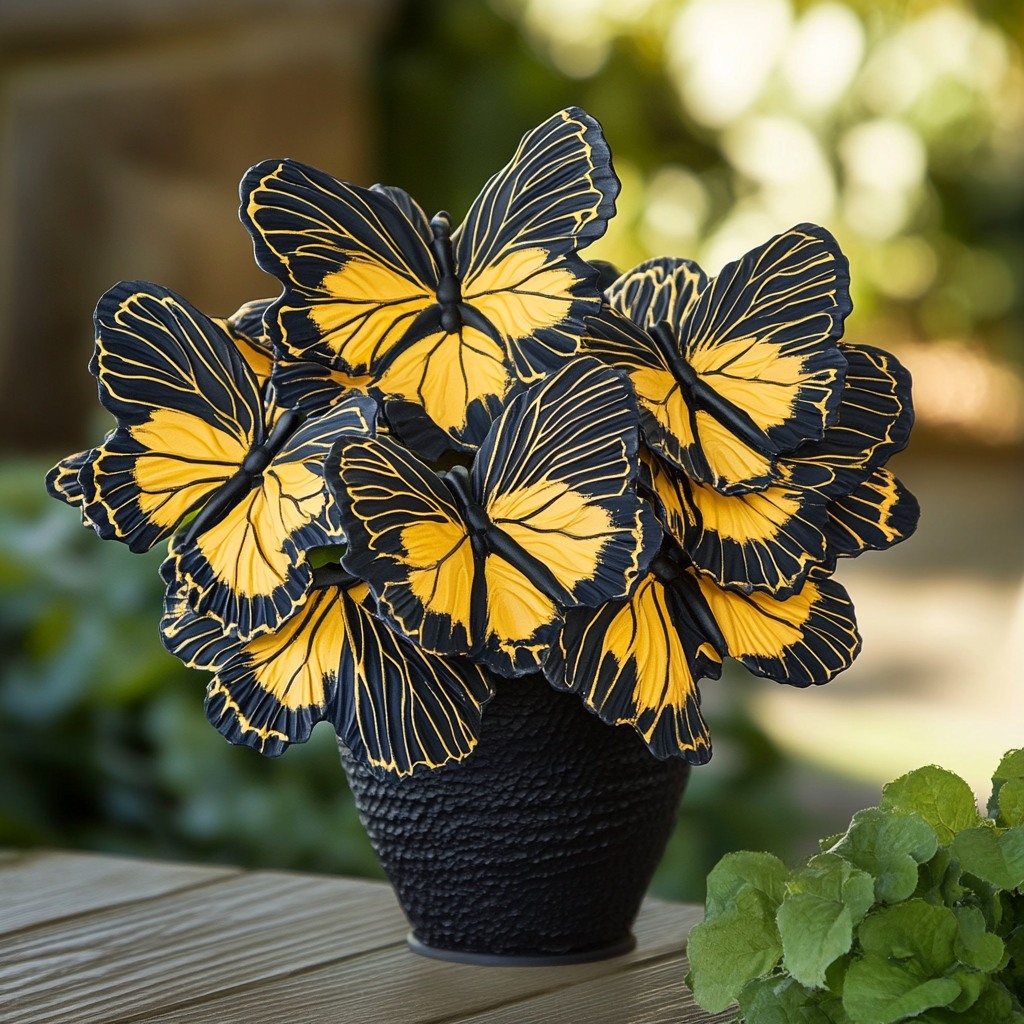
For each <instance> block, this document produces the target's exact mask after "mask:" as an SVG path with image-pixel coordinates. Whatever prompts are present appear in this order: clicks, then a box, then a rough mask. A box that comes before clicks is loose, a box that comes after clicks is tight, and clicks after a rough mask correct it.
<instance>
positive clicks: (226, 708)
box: [161, 570, 490, 776]
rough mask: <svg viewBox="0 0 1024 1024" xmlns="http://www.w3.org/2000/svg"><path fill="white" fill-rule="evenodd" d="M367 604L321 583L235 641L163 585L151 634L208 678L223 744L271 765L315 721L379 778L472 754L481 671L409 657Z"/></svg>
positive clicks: (413, 650)
mask: <svg viewBox="0 0 1024 1024" xmlns="http://www.w3.org/2000/svg"><path fill="white" fill-rule="evenodd" d="M318 572H319V570H318ZM374 607H375V602H374V601H373V600H372V598H370V596H369V589H368V587H367V586H366V584H365V583H363V582H361V581H358V580H352V579H351V577H349V578H348V579H345V580H341V581H332V580H331V579H330V577H327V578H325V579H321V580H319V581H318V583H317V585H315V586H314V588H313V589H312V590H311V591H310V593H309V595H308V596H307V598H306V599H305V601H304V603H303V604H302V606H301V607H300V608H299V609H298V611H297V612H296V613H295V615H293V616H292V617H291V618H290V619H288V620H287V621H286V622H284V623H282V624H281V625H280V626H279V627H278V628H277V630H276V631H275V632H273V633H268V634H264V635H262V636H257V637H254V638H252V639H251V640H248V641H244V642H243V641H240V640H238V639H237V638H235V637H231V636H228V635H226V634H225V633H224V631H223V629H222V628H220V625H219V623H217V622H216V620H214V619H211V618H209V617H204V616H197V615H196V614H195V613H194V612H192V611H191V610H190V609H189V607H188V603H187V602H186V601H185V600H184V599H183V597H182V596H181V595H180V593H179V592H176V591H175V590H174V589H173V588H172V589H171V590H169V592H168V598H167V600H166V602H165V614H164V618H163V621H162V623H161V633H162V636H163V639H164V643H165V645H166V646H167V647H168V649H169V650H170V651H171V653H172V654H175V655H177V656H178V657H179V658H181V659H182V661H184V662H185V663H186V664H187V665H189V666H190V667H193V668H202V669H207V670H210V671H213V672H215V673H216V674H215V675H214V677H213V679H212V680H211V681H210V684H209V686H208V688H207V697H206V713H207V716H208V718H209V720H210V722H211V723H212V724H213V725H214V726H215V727H216V728H217V729H218V730H219V731H220V732H221V733H222V734H223V735H224V736H225V737H226V738H227V739H228V740H229V741H230V742H232V743H239V744H245V745H247V746H251V747H253V748H255V749H256V750H258V751H260V753H262V754H265V755H267V756H269V757H273V756H277V755H278V754H281V753H283V752H284V751H285V750H286V749H287V748H288V746H289V745H290V744H292V743H303V742H305V741H306V740H307V739H308V738H309V736H310V733H311V732H312V730H313V727H314V726H315V725H316V724H317V722H319V721H322V720H326V721H329V722H330V723H331V724H332V725H333V726H334V727H335V729H336V730H337V732H338V735H339V736H340V737H341V738H342V739H343V740H344V742H345V743H346V745H347V746H348V747H349V748H350V749H352V750H353V751H354V752H356V754H357V755H358V756H360V757H361V758H362V759H363V760H364V761H365V762H366V763H367V764H369V765H370V767H371V768H373V769H374V770H376V771H378V772H381V773H384V772H390V773H393V774H397V775H399V776H402V775H409V774H411V773H412V772H414V771H416V770H417V769H420V768H437V767H440V766H442V765H444V764H448V763H449V762H451V761H457V760H461V759H462V758H463V757H465V756H466V755H467V754H469V753H470V752H471V751H472V750H473V748H474V746H475V745H476V739H477V735H478V733H479V726H480V715H481V708H482V705H483V703H484V702H485V701H486V700H487V699H488V698H489V696H490V686H489V683H488V681H487V678H486V676H485V674H484V672H483V670H482V669H481V668H480V666H478V665H474V664H471V663H470V662H468V661H465V660H455V659H451V660H445V659H442V658H439V657H437V656H436V655H432V654H429V653H427V652H425V651H421V650H420V649H419V648H417V647H416V646H415V645H414V644H412V643H410V642H409V641H408V640H405V639H404V638H403V637H400V636H398V635H397V634H396V633H395V632H393V631H392V630H391V629H389V628H388V627H387V626H386V625H385V624H384V623H383V622H381V621H380V619H378V618H377V616H376V615H375V614H374Z"/></svg>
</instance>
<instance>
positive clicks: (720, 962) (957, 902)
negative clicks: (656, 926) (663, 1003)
mask: <svg viewBox="0 0 1024 1024" xmlns="http://www.w3.org/2000/svg"><path fill="white" fill-rule="evenodd" d="M1021 886H1024V750H1011V751H1010V752H1009V753H1007V754H1006V755H1005V756H1004V757H1003V759H1002V761H1001V762H1000V764H999V767H998V769H997V770H996V773H995V776H994V777H993V791H992V797H991V799H990V801H989V804H988V816H987V817H985V816H983V815H982V814H981V813H980V812H979V810H978V808H977V805H976V803H975V799H974V794H973V793H972V791H971V789H970V787H969V786H968V785H967V783H966V782H964V780H963V779H961V778H960V777H959V776H957V775H954V774H953V773H952V772H949V771H946V770H945V769H943V768H938V767H935V766H934V765H932V766H929V767H925V768H919V769H917V770H916V771H913V772H910V773H908V774H907V775H904V776H901V777H900V778H898V779H896V780H895V781H894V782H890V783H889V784H888V785H887V786H885V787H884V788H883V790H882V800H881V803H880V804H879V806H878V807H871V808H868V809H866V810H862V811H860V812H858V813H857V814H855V815H854V817H853V819H852V821H851V822H850V827H849V828H848V829H847V831H846V832H845V833H843V834H842V835H839V836H832V837H830V838H828V839H825V840H823V841H822V842H821V852H820V853H818V854H816V855H814V856H812V857H810V858H808V859H807V860H806V861H805V862H804V863H802V864H801V865H799V866H798V867H797V868H796V869H794V870H793V871H789V870H787V868H786V866H785V865H784V864H783V863H782V861H781V860H779V858H777V857H775V856H773V855H771V854H768V853H751V852H746V851H744V852H739V853H731V854H727V855H726V856H725V857H723V858H722V860H721V861H719V863H718V864H717V865H716V866H715V868H714V869H713V870H712V871H711V873H710V875H709V876H708V887H707V902H706V907H705V919H704V921H703V923H701V924H699V925H697V926H696V927H695V928H694V929H693V931H692V932H691V933H690V938H689V959H690V966H691V970H690V974H689V976H688V977H687V984H689V986H690V988H691V989H692V990H693V993H694V996H695V998H696V1000H697V1002H698V1003H700V1005H701V1006H703V1007H704V1008H705V1009H707V1010H712V1011H720V1010H724V1009H725V1008H726V1007H728V1006H729V1005H730V1004H731V1003H733V1002H738V1004H739V1011H738V1016H737V1019H739V1020H745V1021H747V1022H748V1024H791V1022H792V1024H796V1022H801V1024H819V1022H820V1024H895V1022H896V1021H903V1020H917V1021H923V1022H928V1024H946V1022H950V1024H952V1022H966V1021H970V1022H977V1024H1018V1022H1024V1010H1022V1007H1021V1002H1020V995H1021V991H1022V980H1024V897H1022V893H1021V891H1020V889H1021Z"/></svg>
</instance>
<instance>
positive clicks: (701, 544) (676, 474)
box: [641, 452, 828, 598]
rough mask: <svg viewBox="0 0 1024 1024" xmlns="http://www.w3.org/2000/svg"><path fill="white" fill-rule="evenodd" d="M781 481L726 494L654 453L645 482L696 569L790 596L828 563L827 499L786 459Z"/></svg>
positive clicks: (732, 584) (725, 583) (726, 583)
mask: <svg viewBox="0 0 1024 1024" xmlns="http://www.w3.org/2000/svg"><path fill="white" fill-rule="evenodd" d="M776 471H777V474H778V481H777V482H775V483H773V484H771V485H770V486H768V487H766V488H764V489H763V490H759V491H747V492H746V493H743V494H722V493H721V492H719V491H716V490H715V489H714V488H713V487H711V486H710V485H708V484H700V483H696V482H694V481H693V480H690V479H689V478H688V477H687V476H686V474H685V473H682V472H680V471H679V470H677V469H676V468H675V467H674V466H671V465H669V464H668V463H666V462H664V461H663V460H661V459H659V458H657V456H655V455H654V454H653V453H651V452H647V453H646V454H645V455H642V456H641V481H642V482H643V483H644V484H645V485H646V487H647V488H648V490H649V492H650V494H651V495H652V496H653V498H654V502H653V504H654V507H655V510H656V511H657V513H658V516H659V518H660V519H661V522H662V525H663V526H664V527H665V529H666V531H667V532H668V533H669V534H671V535H672V537H674V538H675V540H676V541H677V542H678V543H679V544H680V546H681V547H682V548H683V550H684V551H685V552H686V554H687V556H688V557H689V558H690V559H691V561H692V562H693V563H694V565H695V566H696V567H697V568H699V569H700V570H701V571H702V572H707V573H709V574H710V575H711V576H712V577H713V578H714V580H715V581H716V582H717V583H718V584H719V585H720V586H722V587H727V588H730V589H740V590H751V589H753V590H764V591H767V592H768V593H769V594H771V595H772V596H773V597H777V598H784V597H788V596H789V595H790V594H792V593H794V592H795V591H797V590H799V589H800V587H801V586H802V585H803V581H804V579H805V577H806V576H807V573H808V571H809V570H810V569H811V568H812V567H813V566H815V565H820V564H822V563H823V562H824V561H825V559H826V537H825V524H826V520H827V518H828V515H827V511H826V508H827V501H826V499H825V496H824V495H822V494H820V493H819V492H818V491H816V490H815V489H813V488H812V487H811V486H810V485H809V484H810V482H811V481H812V480H813V479H814V477H813V475H812V474H811V473H810V472H809V471H808V470H807V469H806V468H805V467H803V466H800V465H791V464H789V463H787V462H786V460H784V459H780V460H779V463H778V466H777V470H776Z"/></svg>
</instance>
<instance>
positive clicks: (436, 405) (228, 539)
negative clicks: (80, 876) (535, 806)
mask: <svg viewBox="0 0 1024 1024" xmlns="http://www.w3.org/2000/svg"><path fill="white" fill-rule="evenodd" d="M618 190H619V183H618V180H617V178H616V176H615V173H614V171H613V169H612V164H611V157H610V153H609V149H608V146H607V144H606V142H605V139H604V137H603V134H602V131H601V127H600V125H599V124H598V123H597V121H595V120H594V119H593V118H592V117H590V116H589V115H588V114H586V113H584V112H583V111H581V110H579V109H576V108H570V109H567V110H563V111H561V112H559V113H557V114H555V115H554V116H552V117H551V118H549V119H548V120H547V121H545V122H544V123H543V124H541V125H540V126H539V127H537V128H535V129H534V130H532V131H530V132H529V133H527V134H526V135H525V136H524V138H523V139H522V141H521V143H520V145H519V147H518V149H517V150H516V152H515V154H514V156H513V157H512V159H511V161H510V162H509V163H508V164H507V165H506V166H505V167H504V168H503V169H501V170H500V171H498V172H497V174H495V175H494V176H493V177H492V178H491V179H490V180H489V181H488V182H487V183H486V184H485V186H484V187H483V189H482V191H481V192H480V194H479V195H478V196H477V198H476V199H475V200H474V202H473V204H472V205H471V207H470V209H469V212H468V214H467V216H466V218H465V220H464V221H463V222H462V224H461V225H460V226H458V227H454V228H453V226H452V222H451V219H450V217H449V216H448V214H447V213H443V212H442V213H438V214H437V215H435V216H434V217H433V218H428V217H427V216H426V214H425V213H424V212H423V211H422V209H421V208H420V207H419V205H417V203H416V202H415V201H414V200H413V199H412V198H411V197H410V196H409V195H408V194H407V193H406V192H404V191H402V190H401V189H398V188H394V187H385V186H380V185H375V186H373V187H372V188H362V187H359V186H356V185H352V184H348V183H345V182H341V181H338V180H336V179H334V178H332V177H331V176H329V175H328V174H326V173H324V172H322V171H319V170H316V169H314V168H311V167H308V166H305V165H303V164H301V163H298V162H296V161H294V160H287V159H286V160H268V161H265V162H263V163H260V164H257V165H256V166H255V167H253V168H252V169H250V170H249V171H248V173H247V174H246V175H245V176H244V178H243V180H242V183H241V210H240V215H241V219H242V222H243V224H244V225H245V227H246V228H247V229H248V231H249V233H250V234H251V236H252V239H253V242H254V247H255V257H256V261H257V263H258V264H259V266H260V267H261V268H262V269H263V270H265V271H266V272H268V273H269V274H270V275H272V276H273V277H275V278H276V279H277V281H278V282H279V284H280V291H279V294H278V295H277V296H276V297H275V298H273V299H263V300H257V301H254V302H250V303H247V304H246V305H244V306H243V307H242V308H241V309H239V310H238V311H237V312H236V313H235V314H233V315H232V316H229V317H227V318H223V319H222V318H216V317H210V316H207V315H206V314H204V313H202V312H200V311H199V310H198V309H196V308H195V307H193V306H192V305H190V304H189V303H188V301H187V300H185V299H184V298H182V297H180V296H178V295H176V294H174V293H173V292H171V291H169V290H167V289H165V288H162V287H160V286H158V285H154V284H149V283H144V282H138V281H135V282H122V283H120V284H118V285H116V286H114V287H113V288H112V289H110V291H108V292H107V293H106V294H105V295H104V296H103V297H102V298H101V299H100V301H99V304H98V306H97V308H96V313H95V334H96V341H95V350H94V353H93V356H92V360H91V362H90V370H91V372H92V373H93V374H94V375H95V377H96V378H97V381H98V386H99V399H100V402H101V404H102V405H103V406H104V408H105V409H106V410H107V411H108V412H109V413H111V415H112V416H113V418H114V421H115V425H114V427H113V428H112V429H111V431H110V432H109V433H108V435H107V436H106V438H105V439H104V440H103V441H102V442H101V443H100V444H99V445H97V446H96V447H94V448H90V449H88V450H86V451H82V452H79V453H77V454H74V455H72V456H69V457H68V458H66V459H64V460H62V461H61V462H60V463H59V464H58V465H57V466H55V467H54V468H53V470H51V472H50V474H49V475H48V477H47V487H48V490H49V491H50V493H51V494H53V495H54V496H55V497H57V498H59V499H61V500H63V501H65V502H66V503H68V504H70V505H72V506H74V507H76V508H77V509H78V510H79V512H80V514H81V517H82V520H83V523H85V524H86V525H88V526H90V527H92V528H93V529H94V530H95V531H96V533H98V534H99V536H100V537H102V538H104V539H114V540H119V541H121V542H123V543H125V544H127V545H128V546H129V547H130V548H131V549H132V550H133V551H145V550H148V549H150V548H151V547H153V546H154V545H156V544H158V543H161V542H164V541H168V554H167V558H166V560H165V561H164V562H163V564H162V567H161V575H162V577H163V580H164V583H165V584H166V596H165V600H164V609H163V616H162V619H161V624H160V631H161V636H162V638H163V641H164V643H165V645H166V646H167V648H168V649H169V650H170V651H171V652H172V653H174V654H175V655H177V656H178V657H179V658H181V660H182V661H183V662H184V663H185V664H186V665H189V666H192V667H194V668H197V669H201V670H204V671H206V672H208V673H210V674H211V675H212V679H211V681H210V683H209V686H208V690H207V697H206V712H207V715H208V717H209V720H210V721H211V722H212V723H213V725H214V726H215V727H216V728H217V729H218V730H220V732H221V733H223V735H224V736H225V737H226V738H227V739H228V740H230V741H231V742H233V743H242V744H247V745H249V746H251V747H254V748H256V749H257V750H259V751H261V752H262V753H264V754H267V755H277V754H280V753H281V752H282V751H284V750H285V749H286V748H287V747H288V746H289V744H291V743H301V742H303V741H304V740H306V739H307V738H308V737H309V735H310V732H311V730H312V728H313V727H314V726H315V725H316V724H317V723H318V722H319V721H321V720H324V721H327V722H329V723H330V724H331V725H332V726H333V727H334V728H335V730H336V731H337V733H338V735H339V737H340V738H341V740H342V741H343V743H344V744H345V746H346V747H347V748H348V749H349V750H351V751H352V752H353V753H354V755H355V756H356V758H357V759H358V760H359V761H360V762H361V763H363V764H364V765H366V766H367V767H368V768H369V769H370V770H372V771H373V772H375V773H377V774H379V775H381V776H384V777H392V778H395V777H398V778H404V777H406V776H409V775H412V774H414V773H416V774H420V773H422V772H429V771H430V770H432V769H436V768H440V767H442V766H445V765H448V764H452V763H454V762H459V761H461V760H463V759H465V758H467V757H469V756H470V755H471V754H472V753H473V751H474V748H475V746H476V744H477V739H478V736H479V732H480V725H481V717H482V714H483V712H484V708H485V705H486V704H487V702H488V700H489V699H490V697H491V695H492V693H493V691H494V687H495V683H496V681H497V680H500V679H503V678H504V679H515V678H520V677H523V676H526V675H542V676H543V677H544V678H546V679H547V681H548V682H549V683H550V685H551V686H552V687H554V688H555V689H556V690H563V691H568V692H571V693H573V694H577V695H578V696H579V698H580V699H581V700H582V701H583V703H584V705H585V706H586V707H587V708H588V709H590V710H591V711H593V712H594V713H595V714H596V715H597V716H599V717H600V719H601V720H603V721H604V722H606V723H608V725H610V726H615V725H622V726H626V727H629V728H631V729H633V730H635V732H636V733H638V734H639V735H640V736H641V737H642V739H643V741H644V742H645V743H646V745H647V746H648V748H649V749H650V751H651V752H652V753H653V755H655V756H656V757H657V758H682V759H684V760H685V761H687V762H690V763H692V764H700V763H703V762H706V761H707V760H708V758H709V757H710V756H711V738H710V734H709V731H708V727H707V724H706V723H705V721H704V719H703V717H702V716H701V711H700V697H699V690H698V684H699V682H700V681H701V680H702V679H714V678H717V677H718V675H719V674H720V671H721V666H722V662H723V659H724V658H726V657H731V658H733V659H735V660H737V661H739V662H741V663H742V664H743V665H744V666H746V667H747V668H748V669H749V670H750V671H752V672H753V673H755V674H756V675H761V676H765V677H768V678H769V679H774V680H776V681H778V682H783V683H788V684H791V685H796V686H807V685H810V684H820V683H824V682H827V681H828V680H829V679H831V678H832V677H833V676H834V675H835V674H836V673H838V672H839V671H841V670H843V669H845V668H847V667H848V666H849V665H850V664H851V662H852V661H853V659H854V657H855V656H856V654H857V652H858V650H859V646H860V639H859V636H858V633H857V629H856V625H855V621H854V615H853V608H852V605H851V603H850V600H849V597H848V595H847V594H846V591H845V590H844V589H843V587H842V586H841V585H840V584H839V583H837V582H836V581H835V579H834V577H833V573H834V571H835V568H836V565H837V563H838V561H839V559H841V558H843V557H850V556H855V555H859V554H860V553H861V552H863V551H865V550H868V549H880V548H886V547H889V546H890V545H892V544H895V543H896V542H898V541H900V540H902V539H904V538H905V537H907V536H908V535H909V534H910V533H911V532H912V531H913V530H914V528H915V525H916V521H917V514H918V509H917V504H916V502H915V500H914V498H913V497H912V495H911V494H909V492H908V491H907V490H906V489H905V488H904V487H903V485H902V484H901V483H900V482H899V481H898V480H897V479H896V478H895V477H894V476H893V475H892V473H891V472H890V471H889V470H888V469H886V468H885V463H886V461H887V460H888V458H889V457H890V456H891V455H892V454H893V453H895V452H897V451H899V450H900V449H901V448H902V447H903V446H904V445H905V444H906V442H907V439H908V435H909V432H910V427H911V423H912V419H913V414H912V409H911V401H910V381H909V376H908V374H907V373H906V371H905V370H904V369H903V367H901V366H900V364H899V363H898V362H897V361H896V360H895V359H894V358H893V357H892V356H891V355H889V354H887V353H885V352H883V351H881V350H880V349H877V348H874V347H871V346H866V345H852V344H845V343H843V341H842V340H841V338H842V333H843V325H844V320H845V318H846V316H847V315H848V313H849V312H850V309H851V303H850V298H849V275H848V267H847V261H846V259H845V258H844V256H843V255H842V253H841V251H840V249H839V246H838V245H837V243H836V241H835V239H834V238H833V237H832V236H831V235H830V234H829V233H828V232H827V231H826V230H824V229H823V228H820V227H817V226H814V225H809V224H801V225H797V226H796V227H794V228H792V229H790V230H788V231H784V232H782V233H780V234H778V235H776V236H775V237H773V238H771V239H769V240H768V241H767V242H765V243H764V244H763V245H760V246H758V247H757V248H755V249H753V250H752V251H751V252H749V253H747V254H746V255H745V256H743V257H741V258H740V259H738V260H737V261H736V262H734V263H730V264H729V265H727V266H726V267H725V268H723V269H722V271H721V272H720V273H719V274H718V276H717V277H715V278H713V279H709V278H708V277H707V276H706V275H705V273H704V272H703V271H702V270H701V269H700V267H698V266H697V265H696V264H695V263H694V262H692V261H690V260H687V259H682V258H676V257H665V258H658V259H653V260H650V261H647V262H645V263H643V264H641V265H640V266H639V267H636V268H634V269H633V270H630V271H628V272H626V273H623V274H621V275H620V274H619V273H618V271H616V270H613V269H612V268H610V267H608V266H607V265H604V264H601V263H599V262H595V263H588V262H586V261H585V260H584V259H583V257H582V256H581V252H582V251H583V250H584V249H585V248H586V246H587V245H589V244H590V243H591V242H593V241H594V240H595V239H597V238H599V237H600V236H601V235H602V234H603V233H604V231H605V228H606V225H607V222H608V220H609V218H610V217H611V216H612V215H613V213H614V209H615V199H616V196H617V193H618Z"/></svg>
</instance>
